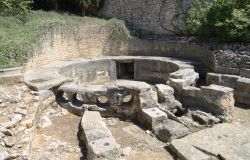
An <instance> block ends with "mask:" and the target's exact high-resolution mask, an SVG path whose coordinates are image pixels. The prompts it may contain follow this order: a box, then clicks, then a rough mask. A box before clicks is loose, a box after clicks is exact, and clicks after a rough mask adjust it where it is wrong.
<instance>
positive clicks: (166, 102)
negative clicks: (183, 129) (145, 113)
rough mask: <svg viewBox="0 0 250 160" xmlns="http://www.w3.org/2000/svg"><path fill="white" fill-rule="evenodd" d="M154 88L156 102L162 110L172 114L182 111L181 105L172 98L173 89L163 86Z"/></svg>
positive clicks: (159, 85)
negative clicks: (156, 96)
mask: <svg viewBox="0 0 250 160" xmlns="http://www.w3.org/2000/svg"><path fill="white" fill-rule="evenodd" d="M155 87H156V90H157V95H158V101H159V103H161V106H162V108H165V109H166V110H169V111H171V112H173V113H175V112H177V111H178V110H181V109H182V104H181V103H180V102H179V101H178V100H176V99H175V97H174V89H173V88H172V87H170V86H168V85H164V84H157V85H155Z"/></svg>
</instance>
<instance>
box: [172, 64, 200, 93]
mask: <svg viewBox="0 0 250 160" xmlns="http://www.w3.org/2000/svg"><path fill="white" fill-rule="evenodd" d="M169 77H170V78H169V80H170V81H169V85H170V86H171V87H173V88H174V89H175V91H176V92H177V94H180V93H181V91H182V89H183V88H184V87H187V86H195V85H196V81H197V80H198V78H199V74H198V73H196V72H195V71H194V69H181V70H178V71H176V72H173V73H171V74H170V75H169Z"/></svg>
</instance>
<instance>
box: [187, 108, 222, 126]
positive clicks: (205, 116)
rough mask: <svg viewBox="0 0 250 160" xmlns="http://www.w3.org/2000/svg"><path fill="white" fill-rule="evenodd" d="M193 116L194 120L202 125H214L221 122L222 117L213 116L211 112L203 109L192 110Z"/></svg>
mask: <svg viewBox="0 0 250 160" xmlns="http://www.w3.org/2000/svg"><path fill="white" fill-rule="evenodd" d="M191 117H192V118H193V120H195V121H197V122H199V123H200V124H201V125H207V126H208V125H214V124H216V123H219V122H220V119H219V118H217V117H215V116H213V115H212V114H211V113H206V112H202V111H191Z"/></svg>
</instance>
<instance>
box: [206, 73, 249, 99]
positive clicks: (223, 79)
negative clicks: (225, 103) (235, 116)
mask: <svg viewBox="0 0 250 160" xmlns="http://www.w3.org/2000/svg"><path fill="white" fill-rule="evenodd" d="M207 84H218V85H223V86H227V87H231V88H234V90H235V92H234V97H235V100H236V102H238V103H242V104H250V79H248V78H244V77H240V76H235V75H224V74H216V73H208V74H207Z"/></svg>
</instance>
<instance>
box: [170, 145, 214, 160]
mask: <svg viewBox="0 0 250 160" xmlns="http://www.w3.org/2000/svg"><path fill="white" fill-rule="evenodd" d="M169 147H170V149H172V150H173V152H174V153H176V155H177V156H178V157H179V158H180V159H181V160H212V156H209V155H207V154H205V153H204V152H202V151H200V150H198V149H197V148H195V147H194V146H192V145H190V144H187V143H182V142H181V141H172V143H171V144H170V146H169Z"/></svg>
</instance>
